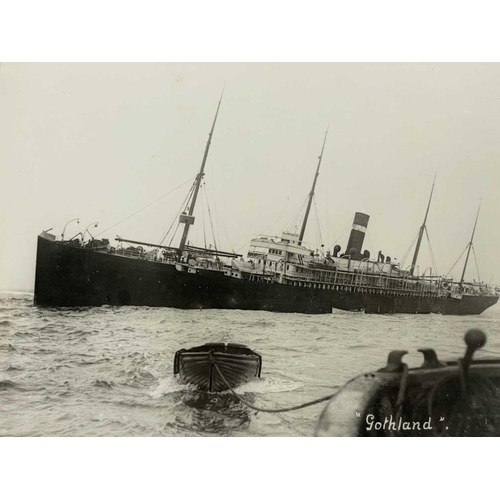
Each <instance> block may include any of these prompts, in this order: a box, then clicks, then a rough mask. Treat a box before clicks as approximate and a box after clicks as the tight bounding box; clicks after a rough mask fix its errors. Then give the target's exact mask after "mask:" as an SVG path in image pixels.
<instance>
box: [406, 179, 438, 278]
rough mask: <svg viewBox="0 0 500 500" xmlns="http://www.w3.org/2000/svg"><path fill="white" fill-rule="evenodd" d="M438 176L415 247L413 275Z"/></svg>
mask: <svg viewBox="0 0 500 500" xmlns="http://www.w3.org/2000/svg"><path fill="white" fill-rule="evenodd" d="M436 174H437V172H436V173H435V174H434V181H433V182H432V189H431V195H430V196H429V203H428V204H427V210H426V211H425V217H424V222H423V224H422V226H421V227H420V231H419V233H418V240H417V246H416V247H415V253H414V254H413V260H412V262H411V267H410V273H411V274H413V272H414V271H415V266H416V265H417V259H418V252H419V250H420V244H421V243H422V236H423V235H424V231H425V224H426V223H427V216H428V215H429V208H431V200H432V193H433V192H434V184H436Z"/></svg>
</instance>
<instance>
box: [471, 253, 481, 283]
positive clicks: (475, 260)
mask: <svg viewBox="0 0 500 500" xmlns="http://www.w3.org/2000/svg"><path fill="white" fill-rule="evenodd" d="M471 247H472V254H473V255H474V262H475V263H476V271H477V279H478V281H479V284H481V276H479V266H478V265H477V259H476V250H475V249H474V245H472V243H471Z"/></svg>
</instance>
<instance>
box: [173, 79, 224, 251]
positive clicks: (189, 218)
mask: <svg viewBox="0 0 500 500" xmlns="http://www.w3.org/2000/svg"><path fill="white" fill-rule="evenodd" d="M223 95H224V89H222V94H221V96H220V99H219V104H218V105H217V111H216V112H215V117H214V122H213V123H212V128H211V129H210V133H209V134H208V141H207V145H206V146H205V153H204V154H203V160H202V162H201V167H200V171H199V173H198V175H197V176H196V179H195V181H194V186H193V194H192V196H191V199H190V201H189V202H188V203H189V209H188V213H187V214H186V213H185V212H184V213H182V214H181V215H180V216H179V223H181V224H184V230H183V232H182V237H181V241H180V243H179V248H178V250H177V253H178V256H179V257H180V256H181V255H182V252H183V251H184V248H185V246H186V240H187V236H188V233H189V226H191V225H192V224H194V216H193V212H194V207H195V205H196V199H197V198H198V192H199V190H200V185H201V181H202V179H203V176H204V175H205V174H204V172H205V164H206V162H207V157H208V151H209V150H210V144H211V143H212V136H213V133H214V129H215V124H216V122H217V116H218V115H219V109H220V105H221V102H222V96H223Z"/></svg>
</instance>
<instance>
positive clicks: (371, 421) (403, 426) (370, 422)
mask: <svg viewBox="0 0 500 500" xmlns="http://www.w3.org/2000/svg"><path fill="white" fill-rule="evenodd" d="M372 429H375V430H376V431H380V430H384V431H385V430H388V431H400V430H403V431H411V430H419V431H420V430H425V431H430V430H432V426H431V417H429V420H428V421H427V422H423V423H422V422H405V421H403V419H402V418H401V417H399V419H397V420H394V419H393V418H392V415H391V416H390V417H385V418H384V421H383V422H375V416H374V415H372V414H371V413H369V414H368V415H367V416H366V430H367V431H371V430H372Z"/></svg>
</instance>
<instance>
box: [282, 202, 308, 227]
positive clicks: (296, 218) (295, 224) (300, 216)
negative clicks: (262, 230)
mask: <svg viewBox="0 0 500 500" xmlns="http://www.w3.org/2000/svg"><path fill="white" fill-rule="evenodd" d="M306 205H307V198H306V199H305V200H304V201H303V202H302V205H301V206H300V208H299V210H298V212H297V213H296V214H295V215H294V216H293V217H292V219H291V221H290V223H289V224H288V226H286V228H285V231H286V232H288V233H291V232H295V230H296V229H297V228H298V225H299V223H300V221H301V220H303V219H304V216H305V207H306ZM303 214H304V215H303Z"/></svg>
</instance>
